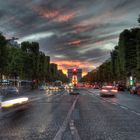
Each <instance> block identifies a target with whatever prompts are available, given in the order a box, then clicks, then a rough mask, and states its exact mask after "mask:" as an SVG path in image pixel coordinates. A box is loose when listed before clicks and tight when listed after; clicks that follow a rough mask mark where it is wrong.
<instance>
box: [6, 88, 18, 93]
mask: <svg viewBox="0 0 140 140" xmlns="http://www.w3.org/2000/svg"><path fill="white" fill-rule="evenodd" d="M4 91H5V92H6V93H7V94H19V90H18V89H17V87H7V88H5V89H4Z"/></svg>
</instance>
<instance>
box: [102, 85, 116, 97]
mask: <svg viewBox="0 0 140 140" xmlns="http://www.w3.org/2000/svg"><path fill="white" fill-rule="evenodd" d="M117 92H118V90H117V88H116V87H114V86H103V87H102V88H101V91H100V96H115V95H116V94H117Z"/></svg>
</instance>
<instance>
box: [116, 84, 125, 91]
mask: <svg viewBox="0 0 140 140" xmlns="http://www.w3.org/2000/svg"><path fill="white" fill-rule="evenodd" d="M117 88H118V91H125V88H126V87H125V86H124V85H118V86H117Z"/></svg>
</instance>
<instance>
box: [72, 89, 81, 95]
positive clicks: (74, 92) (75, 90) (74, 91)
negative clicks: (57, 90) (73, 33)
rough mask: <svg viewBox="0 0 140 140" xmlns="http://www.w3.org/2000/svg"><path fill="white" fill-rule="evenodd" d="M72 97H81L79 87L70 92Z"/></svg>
mask: <svg viewBox="0 0 140 140" xmlns="http://www.w3.org/2000/svg"><path fill="white" fill-rule="evenodd" d="M69 94H70V95H79V94H80V93H79V91H78V88H77V87H74V88H73V89H72V90H71V91H70V92H69Z"/></svg>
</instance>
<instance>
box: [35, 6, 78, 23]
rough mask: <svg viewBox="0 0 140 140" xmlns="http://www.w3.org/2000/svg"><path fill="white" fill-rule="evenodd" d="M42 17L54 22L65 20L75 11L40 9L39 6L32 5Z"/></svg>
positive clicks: (72, 16)
mask: <svg viewBox="0 0 140 140" xmlns="http://www.w3.org/2000/svg"><path fill="white" fill-rule="evenodd" d="M33 9H34V10H35V11H36V12H38V13H39V15H41V16H42V17H45V18H47V19H51V20H52V21H54V22H67V21H69V20H71V19H72V18H74V17H75V16H76V12H66V13H64V12H65V11H64V10H56V9H47V8H45V9H42V8H41V7H33Z"/></svg>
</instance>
